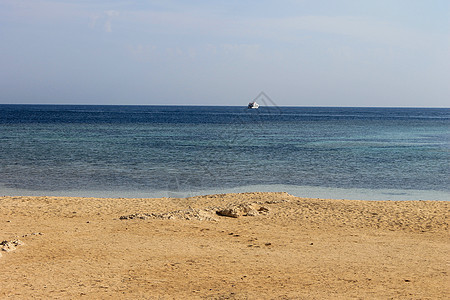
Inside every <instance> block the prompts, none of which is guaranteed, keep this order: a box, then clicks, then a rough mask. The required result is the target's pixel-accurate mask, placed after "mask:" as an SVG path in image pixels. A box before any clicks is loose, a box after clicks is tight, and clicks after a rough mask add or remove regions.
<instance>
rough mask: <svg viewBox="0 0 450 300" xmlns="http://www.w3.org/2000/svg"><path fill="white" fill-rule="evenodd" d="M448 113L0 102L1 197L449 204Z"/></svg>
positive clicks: (430, 110)
mask: <svg viewBox="0 0 450 300" xmlns="http://www.w3.org/2000/svg"><path fill="white" fill-rule="evenodd" d="M449 150H450V109H449V108H359V107H278V106H261V107H260V108H259V109H247V108H246V106H242V107H238V106H113V105H108V106H97V105H0V195H9V196H18V195H25V196H44V195H45V196H83V197H138V198H155V197H189V196H196V195H205V194H217V193H228V192H256V191H267V192H269V191H271V192H282V191H285V192H288V193H290V194H293V195H295V196H299V197H313V198H333V199H361V200H444V201H448V200H450V168H449V162H450V151H449Z"/></svg>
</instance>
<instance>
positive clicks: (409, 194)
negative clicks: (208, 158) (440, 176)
mask: <svg viewBox="0 0 450 300" xmlns="http://www.w3.org/2000/svg"><path fill="white" fill-rule="evenodd" d="M282 191H284V192H288V193H289V194H291V195H294V196H297V197H303V198H320V199H336V200H339V199H347V200H365V201H385V200H389V201H419V200H425V201H450V191H435V190H411V189H409V190H405V189H367V188H332V187H314V186H293V185H281V184H273V185H253V186H240V187H234V188H221V189H220V188H216V189H197V190H181V191H174V190H148V191H139V192H136V191H134V190H133V191H126V190H125V191H120V190H89V191H85V190H66V191H65V190H62V191H32V190H24V189H13V188H6V187H1V186H0V196H11V197H17V196H26V197H30V196H31V197H43V196H50V197H88V198H91V197H97V198H163V197H168V198H187V197H196V196H205V195H211V194H229V193H254V192H268V193H278V192H282Z"/></svg>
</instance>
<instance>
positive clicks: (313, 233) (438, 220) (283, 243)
mask: <svg viewBox="0 0 450 300" xmlns="http://www.w3.org/2000/svg"><path fill="white" fill-rule="evenodd" d="M449 211H450V203H449V202H444V201H399V202H396V201H355V200H329V199H309V198H298V197H294V196H291V195H289V194H287V193H242V194H223V195H209V196H198V197H191V198H183V199H180V198H161V199H124V198H117V199H110V198H75V197H70V198H69V197H8V196H5V197H0V224H1V226H0V241H3V242H2V245H0V247H2V250H3V251H0V254H1V257H0V268H1V269H2V272H1V273H0V298H1V299H6V298H8V299H30V298H42V299H78V298H84V299H182V298H187V299H203V298H204V299H349V298H351V299H391V298H392V299H448V298H449V297H450V290H449V286H450V285H449V275H448V273H449V271H450V270H449V265H448V258H449V257H450V251H449V250H450V247H449V246H450V243H449V235H448V220H449Z"/></svg>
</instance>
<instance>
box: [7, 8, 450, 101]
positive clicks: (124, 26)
mask: <svg viewBox="0 0 450 300" xmlns="http://www.w3.org/2000/svg"><path fill="white" fill-rule="evenodd" d="M449 31H450V1H448V0H427V1H425V0H420V1H419V0H366V1H365V0H304V1H302V0H297V1H294V0H291V1H290V0H285V1H265V0H262V1H261V0H260V1H253V0H251V1H250V0H248V1H247V0H241V1H235V0H231V1H202V0H192V1H176V0H164V1H163V0H155V1H133V0H117V1H102V0H77V1H68V0H66V1H64V0H58V1H57V0H0V103H48V104H144V105H147V104H148V105H153V104H168V105H171V104H181V105H246V103H247V102H248V101H249V100H251V99H252V98H254V97H255V96H256V95H258V93H259V92H260V91H265V92H266V93H267V94H268V95H270V96H271V98H272V99H273V100H274V101H275V102H276V103H277V104H278V105H295V106H330V105H331V106H438V107H442V106H444V107H449V106H450V33H449Z"/></svg>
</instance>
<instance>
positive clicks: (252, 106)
mask: <svg viewBox="0 0 450 300" xmlns="http://www.w3.org/2000/svg"><path fill="white" fill-rule="evenodd" d="M258 107H259V104H258V103H256V101H253V102H250V103H249V104H248V106H247V108H255V109H256V108H258Z"/></svg>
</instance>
